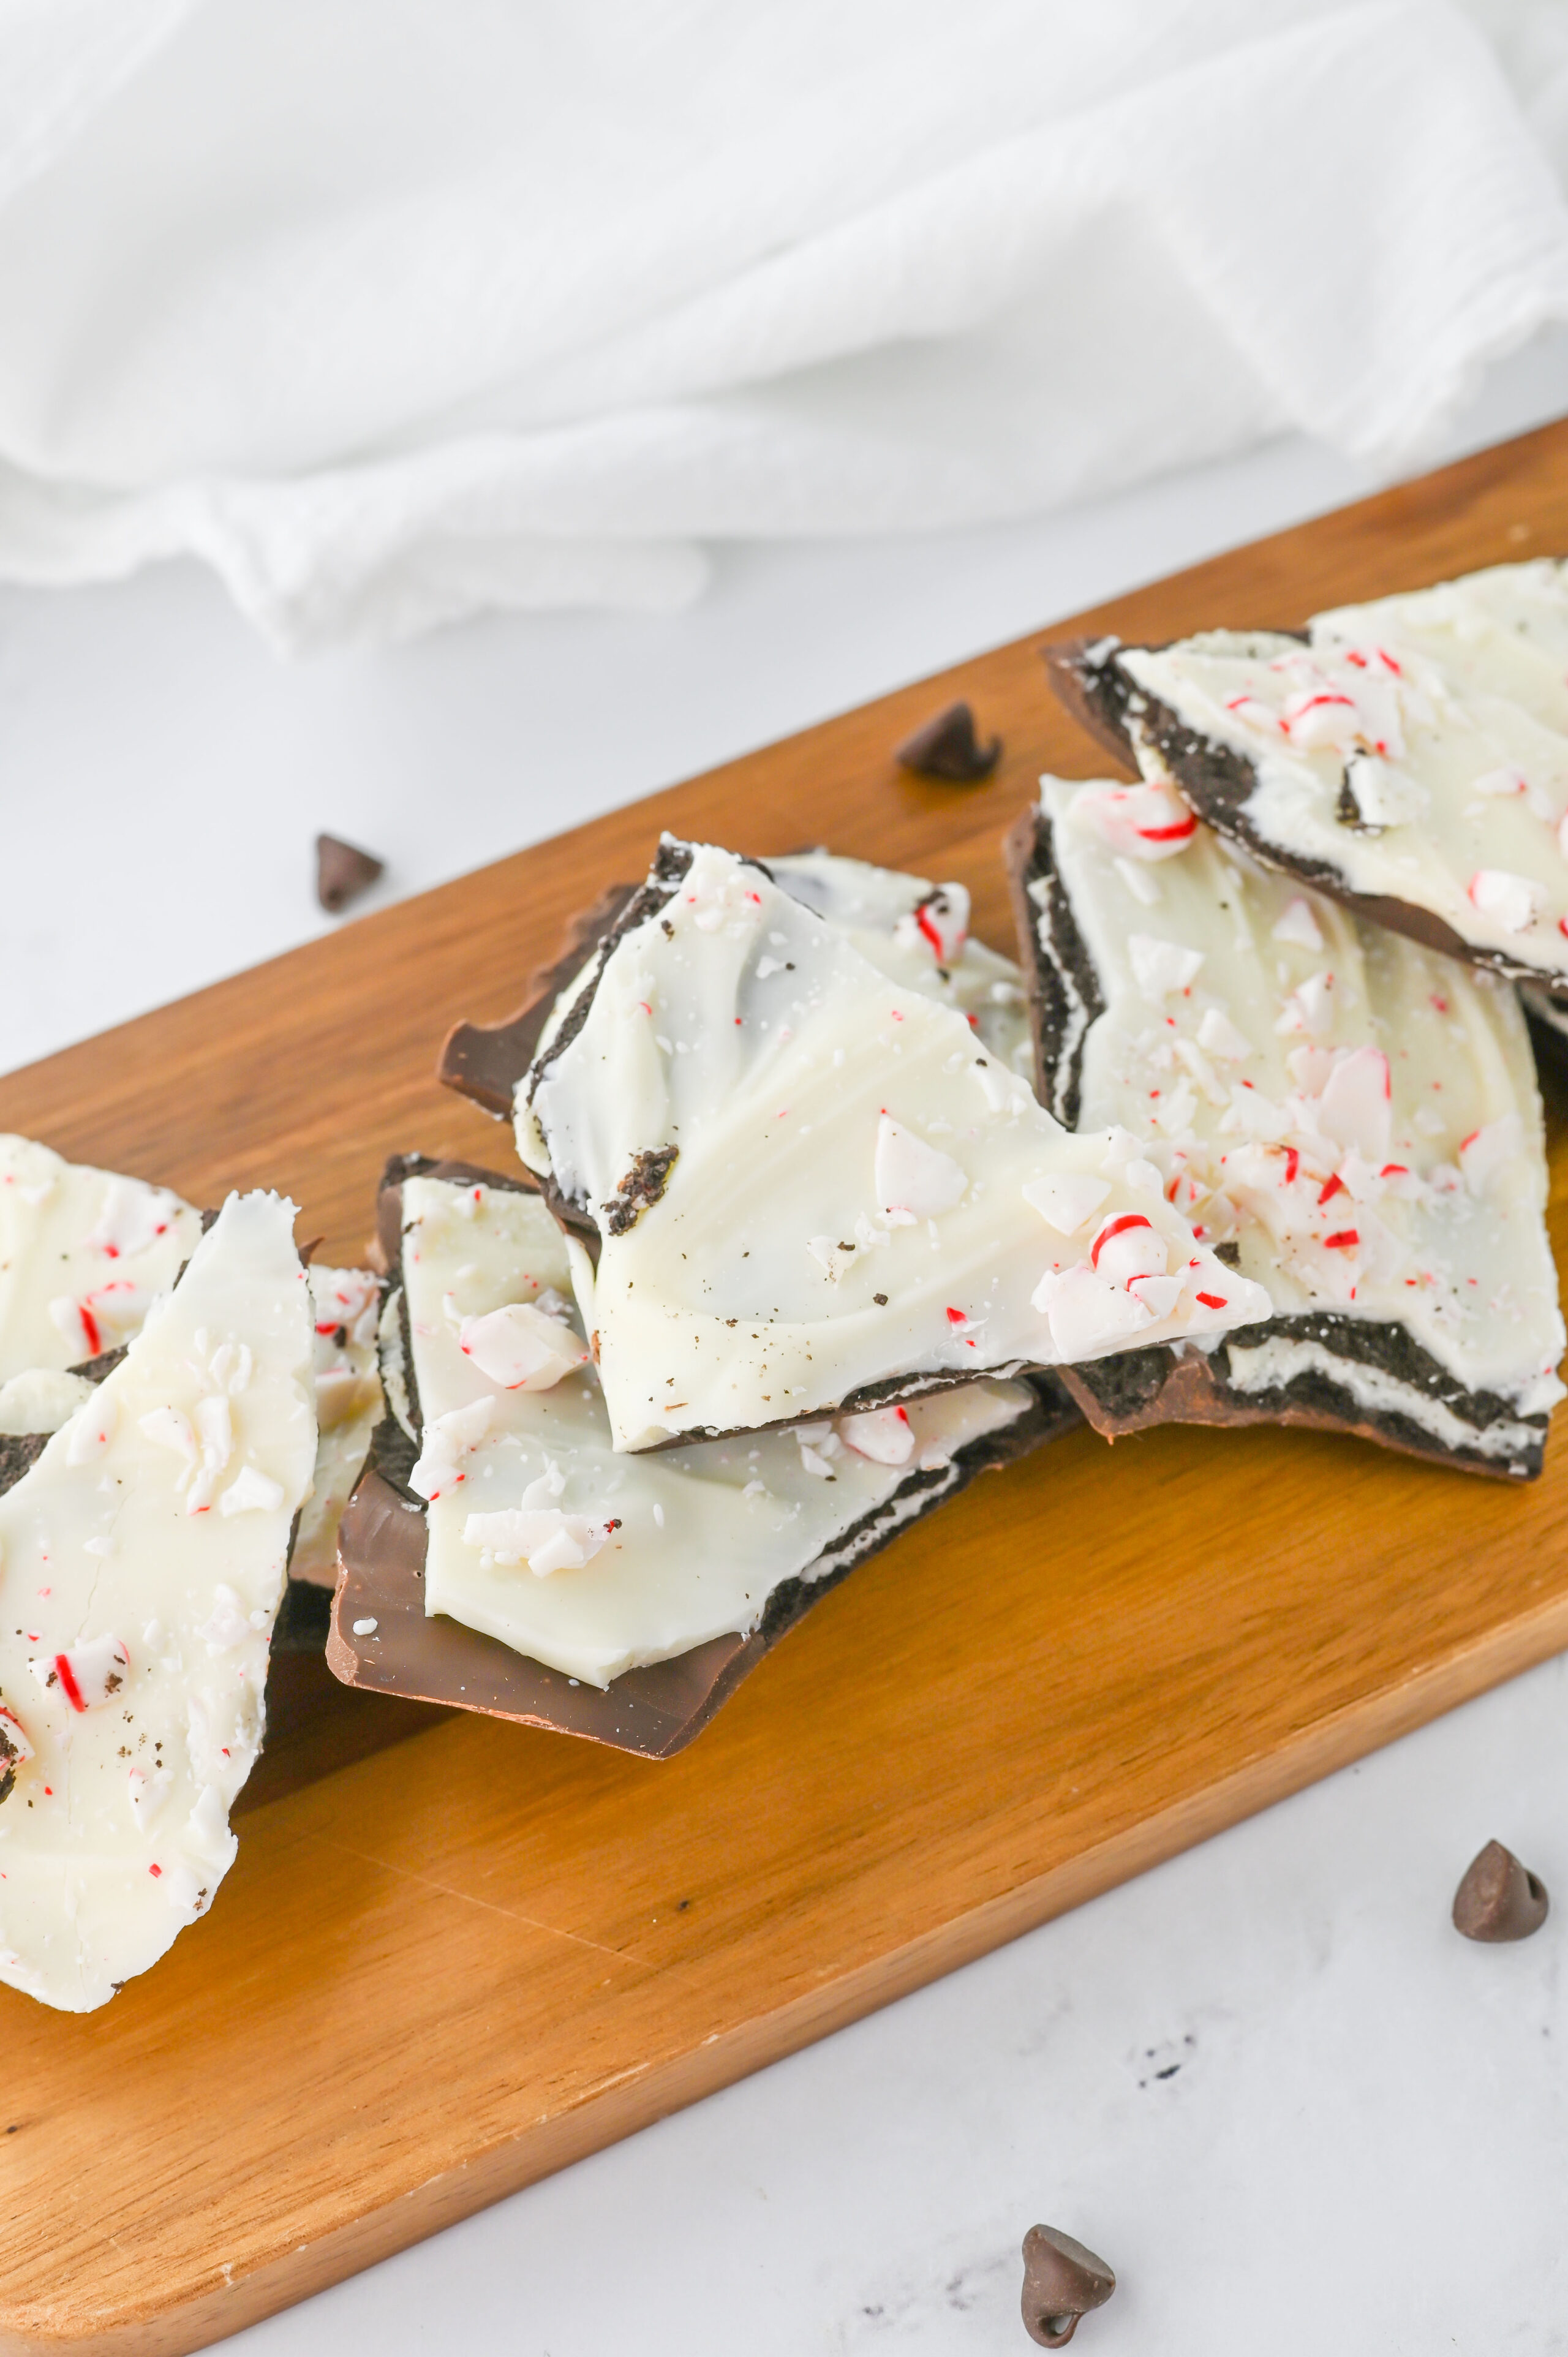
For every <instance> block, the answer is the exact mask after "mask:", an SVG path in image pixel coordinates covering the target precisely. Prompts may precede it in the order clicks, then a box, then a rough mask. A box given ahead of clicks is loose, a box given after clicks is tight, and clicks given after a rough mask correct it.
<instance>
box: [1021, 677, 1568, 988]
mask: <svg viewBox="0 0 1568 2357" xmlns="http://www.w3.org/2000/svg"><path fill="white" fill-rule="evenodd" d="M1103 645H1104V640H1083V639H1078V640H1067V641H1066V642H1064V643H1063V644H1061V645H1058V646H1047V647H1044V648H1042V649H1041V652H1042V654H1043V656H1044V658H1045V663H1046V670H1047V673H1048V675H1049V678H1050V682H1051V685H1052V687H1053V688H1054V689H1055V690H1056V693H1057V696H1058V701H1059V702H1060V703H1061V704H1063V705H1065V706H1066V708H1067V709H1068V711H1069V712H1070V713H1071V714H1072V716H1073V717H1074V719H1075V720H1077V721H1078V722H1079V724H1080V725H1081V726H1083V727H1085V728H1087V729H1088V731H1089V733H1090V736H1091V737H1094V738H1095V740H1096V742H1097V743H1099V744H1100V745H1101V746H1103V747H1104V748H1106V749H1107V750H1109V751H1111V752H1112V753H1113V754H1114V755H1115V757H1116V759H1117V760H1118V761H1119V762H1120V763H1121V764H1122V766H1123V767H1124V768H1132V769H1136V767H1137V755H1136V751H1135V749H1134V747H1133V737H1132V734H1131V727H1130V723H1131V722H1132V721H1133V720H1135V721H1136V723H1137V727H1138V733H1139V735H1140V736H1141V737H1143V739H1144V743H1145V744H1147V745H1150V746H1152V747H1153V748H1154V749H1155V752H1157V753H1158V755H1159V757H1160V759H1161V760H1162V761H1163V762H1164V763H1165V767H1166V768H1167V769H1168V770H1169V771H1170V773H1171V775H1172V777H1173V778H1174V779H1175V780H1176V784H1177V785H1178V786H1179V787H1180V789H1181V791H1182V793H1183V794H1184V795H1185V797H1186V799H1187V801H1188V802H1190V803H1191V805H1192V807H1193V809H1194V810H1195V811H1196V812H1197V815H1198V817H1199V818H1200V819H1202V820H1203V821H1204V823H1205V824H1206V825H1208V826H1211V827H1212V828H1213V829H1214V831H1215V833H1216V834H1223V835H1226V836H1228V837H1229V838H1230V841H1231V842H1232V843H1239V844H1240V845H1242V847H1243V849H1245V850H1247V851H1250V852H1251V854H1252V856H1253V857H1254V858H1255V859H1257V860H1259V861H1261V862H1262V865H1263V866H1265V867H1272V868H1273V869H1274V870H1275V871H1276V873H1278V874H1280V875H1282V876H1294V877H1296V878H1297V879H1298V880H1299V881H1300V882H1301V883H1304V884H1310V885H1311V886H1312V887H1313V888H1314V889H1315V890H1316V891H1319V892H1324V893H1326V895H1327V896H1328V898H1329V899H1331V900H1338V901H1339V902H1341V904H1342V905H1343V906H1344V907H1345V908H1347V909H1354V910H1355V912H1356V914H1357V915H1358V916H1361V917H1367V918H1369V919H1370V920H1371V921H1372V922H1373V923H1374V924H1378V925H1386V926H1387V928H1388V930H1389V931H1391V932H1393V933H1404V934H1406V935H1408V937H1409V938H1410V939H1411V940H1412V942H1421V944H1422V946H1423V948H1424V949H1429V950H1440V951H1441V952H1443V954H1444V957H1452V958H1458V959H1459V960H1460V961H1461V962H1462V963H1464V964H1466V965H1477V966H1484V967H1485V968H1486V969H1487V972H1488V973H1490V974H1502V975H1504V976H1505V977H1506V978H1507V980H1509V982H1533V983H1537V984H1539V985H1541V988H1542V989H1543V990H1546V991H1549V992H1550V993H1551V994H1552V996H1553V997H1557V998H1562V999H1563V1000H1564V1001H1565V1002H1568V979H1565V978H1564V977H1563V974H1560V973H1558V972H1556V971H1555V970H1554V969H1552V968H1550V967H1542V966H1535V965H1530V964H1529V963H1526V962H1525V961H1524V960H1522V959H1520V958H1517V957H1509V955H1508V954H1507V953H1506V952H1503V951H1501V950H1488V949H1481V948H1477V946H1476V944H1475V943H1474V942H1466V940H1465V939H1464V938H1463V937H1462V936H1461V935H1460V934H1458V933H1456V932H1455V931H1454V928H1453V926H1452V925H1448V924H1445V923H1444V920H1443V919H1442V918H1441V917H1439V916H1437V915H1435V914H1434V912H1433V911H1432V910H1431V909H1418V908H1416V907H1414V906H1413V905H1412V903H1411V902H1410V901H1408V900H1396V899H1390V898H1389V897H1388V896H1387V895H1386V894H1384V893H1378V892H1358V891H1356V890H1355V889H1354V888H1353V887H1352V886H1351V884H1350V883H1349V881H1348V878H1347V877H1346V876H1345V875H1344V873H1343V872H1342V870H1340V869H1339V868H1337V867H1336V866H1332V865H1331V864H1330V863H1329V862H1328V861H1326V860H1321V859H1308V858H1305V857H1303V856H1299V855H1297V854H1295V853H1294V852H1291V851H1289V850H1287V849H1285V848H1284V847H1283V845H1279V844H1276V843H1273V842H1271V841H1270V839H1269V838H1268V837H1267V836H1266V835H1264V834H1260V833H1259V831H1258V829H1257V827H1256V826H1255V825H1254V824H1253V823H1252V820H1251V817H1250V816H1249V814H1248V811H1247V804H1248V802H1250V801H1251V797H1252V794H1253V793H1254V791H1256V788H1257V783H1258V773H1257V771H1256V770H1255V769H1254V768H1253V766H1252V764H1251V761H1250V760H1248V759H1247V758H1246V756H1245V755H1244V754H1241V753H1237V752H1235V751H1233V750H1232V749H1231V748H1230V746H1228V745H1221V744H1219V743H1217V742H1216V740H1215V739H1214V738H1213V737H1202V736H1199V735H1197V733H1196V731H1194V730H1193V729H1191V728H1189V727H1188V726H1187V724H1186V722H1185V721H1183V720H1182V719H1181V718H1180V717H1179V716H1177V715H1176V713H1174V712H1173V711H1172V710H1171V709H1170V707H1169V706H1168V705H1164V704H1161V703H1159V702H1158V701H1157V700H1156V699H1155V697H1153V696H1151V695H1149V694H1146V693H1145V692H1144V689H1143V688H1141V687H1139V686H1138V684H1137V683H1136V682H1135V681H1134V680H1133V679H1132V678H1131V677H1130V676H1129V675H1128V674H1127V673H1125V672H1124V671H1122V668H1121V664H1120V661H1119V656H1118V653H1117V652H1115V651H1112V652H1111V653H1109V654H1104V655H1101V654H1100V653H1099V650H1100V649H1101V647H1103ZM1133 651H1134V652H1137V651H1141V650H1136V649H1134V650H1133ZM1151 651H1152V650H1151Z"/></svg>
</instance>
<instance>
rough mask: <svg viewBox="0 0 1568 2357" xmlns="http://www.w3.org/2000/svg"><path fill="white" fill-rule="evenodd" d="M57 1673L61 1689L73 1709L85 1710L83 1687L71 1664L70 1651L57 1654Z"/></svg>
mask: <svg viewBox="0 0 1568 2357" xmlns="http://www.w3.org/2000/svg"><path fill="white" fill-rule="evenodd" d="M55 1675H56V1677H57V1678H58V1679H59V1690H60V1692H61V1694H62V1695H64V1696H65V1698H66V1700H67V1702H68V1703H70V1706H71V1708H72V1710H85V1709H86V1708H87V1705H86V1704H85V1703H84V1702H83V1700H82V1698H81V1687H80V1686H79V1685H78V1684H77V1683H76V1672H75V1671H74V1670H73V1669H72V1668H71V1666H70V1654H69V1653H57V1654H56V1655H55Z"/></svg>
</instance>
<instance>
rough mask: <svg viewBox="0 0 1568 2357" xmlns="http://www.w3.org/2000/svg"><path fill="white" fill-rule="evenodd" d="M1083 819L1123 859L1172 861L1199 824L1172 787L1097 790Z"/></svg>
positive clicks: (1087, 798) (1092, 790)
mask: <svg viewBox="0 0 1568 2357" xmlns="http://www.w3.org/2000/svg"><path fill="white" fill-rule="evenodd" d="M1083 808H1084V815H1085V817H1086V818H1087V820H1088V821H1089V823H1090V824H1091V825H1092V826H1094V827H1095V828H1096V829H1097V830H1098V832H1099V834H1101V837H1102V839H1103V840H1104V842H1105V843H1106V844H1108V845H1110V847H1111V849H1112V851H1115V852H1118V853H1120V854H1121V856H1122V857H1123V858H1124V859H1144V860H1149V859H1170V858H1172V857H1174V856H1175V855H1176V853H1177V852H1178V851H1181V850H1183V849H1185V847H1186V845H1187V844H1188V843H1190V842H1191V840H1192V837H1193V834H1194V833H1195V832H1196V830H1197V819H1196V818H1194V816H1193V814H1192V813H1191V811H1189V810H1188V808H1187V804H1186V803H1185V802H1183V801H1182V799H1181V797H1180V795H1179V794H1178V793H1176V791H1175V789H1174V788H1173V787H1171V786H1167V785H1163V784H1158V783H1155V784H1149V785H1142V786H1094V787H1091V788H1090V791H1088V793H1087V794H1086V795H1085V797H1084V803H1083Z"/></svg>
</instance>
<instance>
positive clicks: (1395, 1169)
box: [1378, 1162, 1410, 1179]
mask: <svg viewBox="0 0 1568 2357" xmlns="http://www.w3.org/2000/svg"><path fill="white" fill-rule="evenodd" d="M1378 1176H1379V1178H1380V1179H1408V1178H1409V1177H1410V1167H1409V1165H1408V1164H1407V1163H1403V1162H1385V1163H1384V1165H1383V1167H1382V1168H1381V1169H1380V1171H1379V1173H1378Z"/></svg>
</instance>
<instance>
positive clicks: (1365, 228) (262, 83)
mask: <svg viewBox="0 0 1568 2357" xmlns="http://www.w3.org/2000/svg"><path fill="white" fill-rule="evenodd" d="M1563 16H1564V12H1563V8H1562V7H1561V5H1550V6H1546V5H1535V6H1530V5H1520V0H1513V5H1507V0H1472V7H1471V14H1470V16H1469V17H1467V16H1466V15H1465V14H1464V13H1462V11H1461V9H1460V8H1459V7H1458V6H1457V5H1454V0H1356V5H1345V0H1088V5H1086V0H962V5H954V0H747V5H744V6H739V7H737V6H736V5H733V0H731V5H719V0H527V5H522V0H511V5H505V0H439V5H435V4H434V0H429V5H419V0H373V5H372V0H0V578H9V579H11V580H14V581H30V582H56V583H66V582H77V581H87V580H97V579H104V578H107V577H111V576H118V575H121V574H124V573H126V572H128V571H130V570H131V569H132V568H134V567H135V566H137V565H144V564H145V563H147V562H148V561H149V560H152V559H155V558H159V557H166V556H170V555H175V554H187V553H194V554H197V555H199V556H200V557H203V558H205V559H206V560H207V561H208V562H209V564H210V565H213V566H214V567H215V568H216V570H217V571H218V572H219V574H220V576H222V578H223V580H224V581H225V582H226V583H227V585H228V587H229V589H230V591H231V594H232V596H233V597H234V598H235V600H236V602H237V603H238V604H239V606H240V607H241V608H242V610H243V611H244V612H245V613H246V614H247V615H248V616H250V618H251V619H252V620H253V621H254V622H255V623H256V624H257V625H258V626H259V627H260V628H261V629H262V630H264V631H265V632H266V633H267V635H268V636H269V637H270V638H271V639H273V640H274V641H276V642H277V643H278V644H280V645H283V646H286V647H305V646H311V645H318V644H323V643H327V642H330V641H333V640H345V639H352V638H378V637H380V638H385V637H392V636H401V635H406V634H408V633H410V632H413V631H417V630H424V629H427V628H429V627H430V626H431V625H432V624H435V623H437V622H442V621H446V620H449V619H454V618H455V617H456V616H459V615H462V614H466V613H469V612H472V611H474V610H475V609H477V608H483V607H486V606H510V607H538V606H550V605H568V604H581V603H593V602H600V603H608V604H619V605H632V606H645V607H649V608H660V607H669V606H672V605H675V604H678V603H680V602H682V601H683V600H685V599H687V598H689V597H693V595H694V594H695V593H696V592H697V590H698V589H699V588H700V587H701V585H702V582H703V576H704V569H705V560H704V557H703V553H702V544H703V542H704V541H707V540H712V539H714V538H715V537H719V536H723V535H726V534H748V535H768V534H801V533H860V532H886V531H897V530H906V529H909V530H912V529H918V528H919V527H921V526H929V525H935V524H952V523H958V522H972V521H976V520H980V519H984V518H993V517H1000V516H1005V515H1009V514H1013V513H1016V512H1020V511H1027V510H1038V509H1042V508H1045V507H1047V506H1049V505H1051V504H1053V503H1055V502H1058V501H1063V500H1070V499H1072V498H1074V497H1077V496H1079V495H1084V494H1091V493H1097V492H1101V491H1103V490H1110V489H1112V488H1113V487H1115V486H1118V485H1121V484H1125V483H1129V482H1132V481H1133V480H1135V479H1138V478H1139V477H1142V476H1146V475H1149V474H1151V473H1153V472H1155V471H1157V470H1159V469H1162V468H1170V467H1174V466H1177V465H1181V464H1184V463H1187V462H1190V461H1193V460H1197V459H1201V458H1204V457H1209V456H1213V455H1216V454H1219V453H1221V452H1224V451H1227V450H1230V449H1232V448H1235V447H1240V446H1241V445H1244V444H1246V443H1248V442H1251V441H1255V440H1257V439H1260V438H1262V437H1263V436H1267V435H1270V434H1273V433H1277V432H1280V431H1283V430H1285V429H1288V428H1293V427H1294V428H1298V429H1305V431H1306V432H1308V433H1310V434H1313V435H1316V436H1321V437H1323V438H1324V439H1325V440H1326V441H1327V442H1330V443H1332V444H1334V445H1336V446H1337V447H1339V448H1341V449H1342V450H1345V451H1348V452H1353V453H1359V454H1361V455H1363V456H1366V457H1370V458H1372V459H1373V460H1375V461H1378V462H1380V463H1386V464H1390V465H1392V464H1396V463H1401V462H1404V461H1407V460H1409V459H1410V458H1411V457H1414V456H1416V455H1418V454H1419V452H1420V450H1421V448H1422V447H1423V443H1426V442H1428V441H1429V440H1430V439H1431V437H1432V436H1434V434H1435V433H1436V432H1437V431H1438V430H1439V429H1440V428H1441V426H1442V425H1443V423H1444V419H1445V417H1446V416H1447V415H1448V414H1451V413H1452V411H1453V409H1454V407H1455V404H1457V403H1458V402H1459V401H1460V400H1461V399H1462V398H1463V397H1464V396H1465V394H1466V393H1467V392H1468V391H1469V390H1470V389H1471V388H1472V386H1473V383H1474V381H1475V379H1476V376H1477V372H1478V371H1480V370H1481V369H1482V368H1483V367H1484V365H1485V364H1486V362H1487V361H1488V360H1490V359H1492V358H1494V357H1496V356H1497V355H1498V354H1500V353H1501V352H1503V351H1504V350H1507V349H1509V348H1510V347H1512V346H1513V345H1515V344H1517V343H1519V342H1520V341H1521V340H1522V339H1525V338H1526V337H1528V336H1529V335H1530V334H1531V333H1532V332H1533V331H1534V330H1535V329H1536V328H1538V327H1539V326H1540V325H1541V324H1542V323H1543V322H1544V321H1547V320H1549V319H1552V318H1558V317H1568V207H1565V205H1564V201H1563V195H1562V192H1561V189H1560V187H1559V184H1558V181H1557V179H1556V178H1555V177H1554V175H1553V172H1552V165H1551V162H1550V160H1549V155H1550V152H1551V151H1552V150H1553V149H1554V148H1559V147H1560V148H1562V149H1563V151H1564V152H1565V153H1568V27H1565V26H1564V23H1563ZM1499 59H1501V60H1502V62H1501V63H1499ZM1505 69H1506V70H1505ZM1510 72H1511V73H1512V74H1513V75H1514V76H1515V77H1516V78H1517V80H1518V82H1519V85H1520V91H1522V92H1523V94H1524V96H1523V100H1522V101H1521V98H1520V97H1518V96H1516V95H1515V93H1514V90H1513V89H1512V88H1511V87H1510V82H1509V78H1508V77H1509V73H1510ZM1527 109H1528V119H1527Z"/></svg>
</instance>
